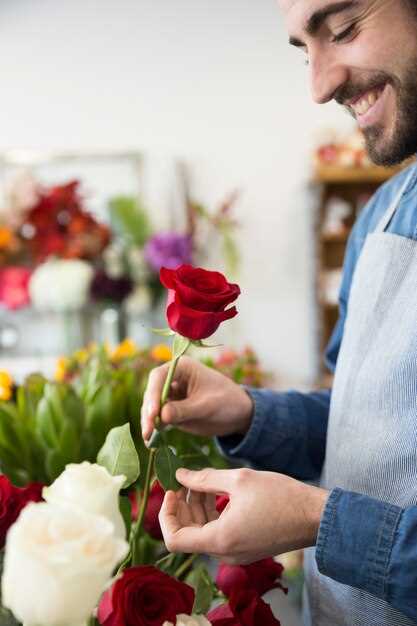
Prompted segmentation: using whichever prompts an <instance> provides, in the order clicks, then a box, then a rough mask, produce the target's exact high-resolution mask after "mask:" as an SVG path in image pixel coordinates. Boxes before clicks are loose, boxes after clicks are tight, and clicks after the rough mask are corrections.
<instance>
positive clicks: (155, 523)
mask: <svg viewBox="0 0 417 626" xmlns="http://www.w3.org/2000/svg"><path fill="white" fill-rule="evenodd" d="M164 495H165V491H164V489H163V487H162V486H161V484H160V483H159V482H158V481H157V480H156V481H155V482H154V483H153V485H152V487H151V489H150V491H149V496H148V502H147V503H146V511H145V515H144V517H143V528H144V529H145V530H146V532H147V533H148V534H149V535H150V536H151V537H152V538H153V539H156V540H157V541H161V540H162V539H163V536H162V530H161V526H160V524H159V518H158V515H159V511H160V510H161V506H162V502H163V500H164ZM129 499H130V504H131V506H132V519H133V520H136V519H137V517H138V514H139V503H138V498H137V494H136V491H131V492H130V494H129Z"/></svg>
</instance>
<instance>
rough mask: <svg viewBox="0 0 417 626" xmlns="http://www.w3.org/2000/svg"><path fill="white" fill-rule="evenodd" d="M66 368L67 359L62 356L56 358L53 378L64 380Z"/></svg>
mask: <svg viewBox="0 0 417 626" xmlns="http://www.w3.org/2000/svg"><path fill="white" fill-rule="evenodd" d="M67 369H68V359H67V358H66V357H64V356H62V357H60V358H59V359H58V361H57V364H56V369H55V380H57V381H58V382H59V383H62V381H64V380H65V376H66V374H67Z"/></svg>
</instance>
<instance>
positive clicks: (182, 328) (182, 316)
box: [159, 265, 240, 341]
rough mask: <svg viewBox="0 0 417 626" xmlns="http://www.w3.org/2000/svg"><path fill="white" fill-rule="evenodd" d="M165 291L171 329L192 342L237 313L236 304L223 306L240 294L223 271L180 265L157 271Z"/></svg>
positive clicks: (215, 328)
mask: <svg viewBox="0 0 417 626" xmlns="http://www.w3.org/2000/svg"><path fill="white" fill-rule="evenodd" d="M159 275H160V279H161V283H162V284H163V285H164V287H166V288H167V289H168V290H169V291H168V303H167V318H168V324H169V326H170V328H171V329H172V330H174V331H175V332H177V333H179V334H180V335H183V336H184V337H187V338H188V339H193V340H195V341H197V340H199V339H205V338H206V337H209V336H210V335H212V334H213V333H214V332H215V331H216V330H217V329H218V327H219V326H220V324H221V323H222V322H224V321H225V320H228V319H230V318H232V317H235V315H237V310H236V307H234V306H233V307H231V308H230V309H226V307H227V306H228V305H229V304H231V303H232V302H234V300H236V298H237V297H238V296H239V294H240V289H239V286H238V285H233V284H231V283H228V282H227V280H226V278H225V277H224V276H223V274H220V273H219V272H209V271H207V270H204V269H201V268H197V267H192V266H191V265H180V267H178V268H177V269H175V270H170V269H167V268H165V267H162V268H161V271H160V274H159Z"/></svg>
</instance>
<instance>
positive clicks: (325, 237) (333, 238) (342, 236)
mask: <svg viewBox="0 0 417 626" xmlns="http://www.w3.org/2000/svg"><path fill="white" fill-rule="evenodd" d="M349 235H350V231H349V232H346V233H337V234H336V233H335V234H330V233H322V234H321V240H322V242H323V243H346V242H347V240H348V238H349Z"/></svg>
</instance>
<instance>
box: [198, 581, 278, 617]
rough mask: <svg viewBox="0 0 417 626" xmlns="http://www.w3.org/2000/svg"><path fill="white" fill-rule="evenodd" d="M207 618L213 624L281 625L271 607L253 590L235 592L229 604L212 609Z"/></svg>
mask: <svg viewBox="0 0 417 626" xmlns="http://www.w3.org/2000/svg"><path fill="white" fill-rule="evenodd" d="M207 619H208V620H209V621H210V622H211V624H212V626H261V625H262V626H280V622H279V621H278V620H277V619H276V618H275V617H274V615H273V613H272V611H271V607H270V606H269V605H268V604H266V602H264V601H263V600H262V598H261V597H260V596H259V595H258V594H257V593H256V591H253V590H252V591H248V590H242V591H237V592H234V593H233V594H232V596H231V597H230V599H229V602H228V604H222V605H220V606H218V607H216V608H215V609H213V610H212V611H210V613H209V614H208V615H207Z"/></svg>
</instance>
